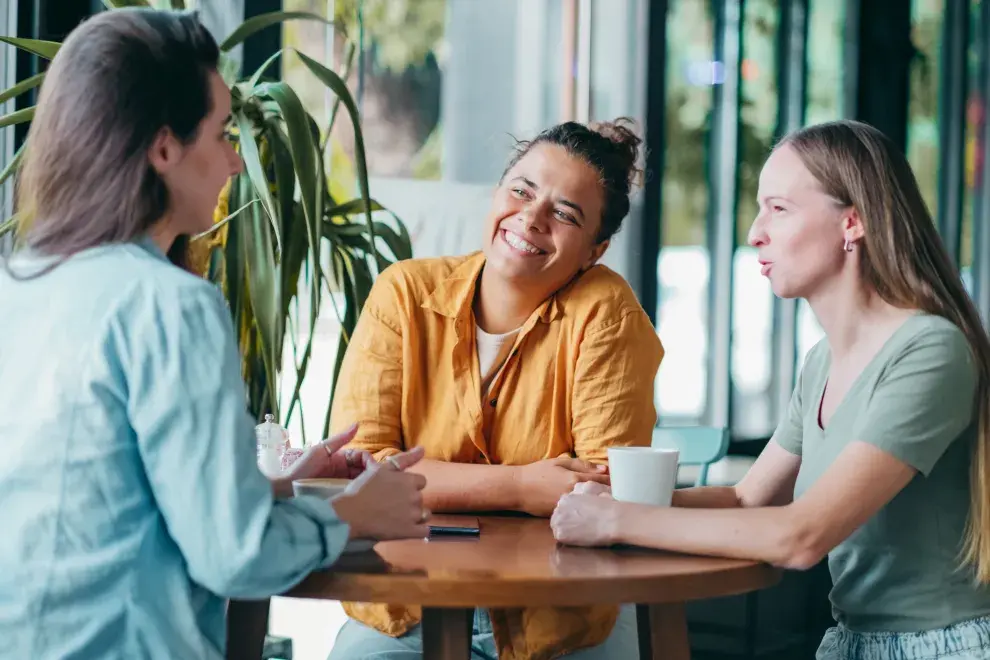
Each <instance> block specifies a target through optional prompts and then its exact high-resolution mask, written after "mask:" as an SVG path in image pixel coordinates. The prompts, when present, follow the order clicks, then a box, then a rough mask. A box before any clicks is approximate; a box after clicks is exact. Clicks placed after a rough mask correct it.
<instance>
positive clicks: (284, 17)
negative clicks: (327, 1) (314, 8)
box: [220, 11, 333, 51]
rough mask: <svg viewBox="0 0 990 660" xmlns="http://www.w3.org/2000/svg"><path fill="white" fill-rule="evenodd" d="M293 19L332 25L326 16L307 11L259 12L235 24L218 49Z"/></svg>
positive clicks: (226, 49) (233, 44)
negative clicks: (237, 24) (234, 28)
mask: <svg viewBox="0 0 990 660" xmlns="http://www.w3.org/2000/svg"><path fill="white" fill-rule="evenodd" d="M294 19H303V20H309V21H320V22H321V23H326V24H328V25H333V21H331V20H329V19H327V18H326V17H324V16H320V15H319V14H314V13H312V12H308V11H273V12H269V13H267V14H259V15H258V16H252V17H251V18H249V19H247V20H246V21H244V22H243V23H241V24H240V25H239V26H237V29H236V30H234V31H233V32H231V33H230V36H228V37H227V38H226V39H224V40H223V43H221V44H220V50H222V51H228V50H230V49H231V48H234V47H235V46H237V45H238V44H240V43H241V42H243V41H244V40H245V39H247V38H248V37H250V36H251V35H252V34H254V33H256V32H258V31H260V30H264V29H265V28H266V27H271V26H272V25H278V24H279V23H282V22H285V21H289V20H294Z"/></svg>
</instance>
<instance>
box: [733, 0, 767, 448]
mask: <svg viewBox="0 0 990 660" xmlns="http://www.w3.org/2000/svg"><path fill="white" fill-rule="evenodd" d="M777 4H778V3H777V0H748V1H747V2H746V3H745V4H744V13H743V45H742V51H743V61H742V67H741V71H740V74H741V76H740V77H741V83H740V84H741V94H740V96H741V98H740V103H741V104H740V111H739V112H740V125H739V129H740V140H739V148H740V150H739V165H738V168H739V169H738V173H737V176H738V181H739V189H738V199H737V215H736V242H737V244H738V245H739V247H737V248H736V250H735V257H734V259H733V264H732V266H733V278H732V280H733V292H732V295H733V308H732V391H733V404H732V415H733V419H732V427H733V433H734V434H736V435H738V436H741V437H758V436H762V435H769V433H770V432H772V431H773V426H774V423H775V421H776V420H773V419H772V412H771V411H772V400H771V392H770V367H771V364H772V353H771V345H772V344H771V342H772V337H773V292H772V291H771V290H770V283H769V281H768V280H767V279H766V278H765V277H763V276H762V275H760V267H759V264H758V263H757V254H756V249H754V248H751V247H749V245H747V234H748V233H749V228H750V225H752V223H753V219H754V218H755V217H756V214H757V210H758V207H757V202H756V194H757V190H758V187H759V178H760V171H761V169H762V168H763V162H764V161H765V160H766V157H767V155H768V154H769V153H770V149H771V148H772V146H773V139H774V132H775V131H776V128H777V96H778V94H777V31H778V28H779V25H778V23H779V13H778V7H777Z"/></svg>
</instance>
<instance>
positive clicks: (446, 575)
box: [285, 516, 781, 607]
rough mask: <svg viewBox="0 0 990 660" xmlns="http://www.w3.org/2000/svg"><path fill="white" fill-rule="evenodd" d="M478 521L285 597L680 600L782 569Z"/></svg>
mask: <svg viewBox="0 0 990 660" xmlns="http://www.w3.org/2000/svg"><path fill="white" fill-rule="evenodd" d="M479 519H480V521H481V535H480V537H475V538H473V539H456V538H450V537H443V538H435V539H431V540H417V541H388V542H382V543H379V544H377V545H376V546H375V548H374V551H371V552H365V553H360V554H352V555H344V556H343V557H341V559H340V560H339V561H338V563H337V564H336V565H334V567H333V569H331V570H329V571H319V572H316V573H313V574H311V575H310V576H309V577H307V578H306V579H305V580H304V581H303V582H302V583H301V584H299V585H298V586H297V587H296V588H294V589H292V590H291V591H289V592H288V593H286V594H285V595H286V596H288V597H292V598H320V599H327V600H342V601H357V602H367V603H397V604H407V605H423V606H426V607H525V606H581V605H597V604H606V603H681V602H687V601H692V600H698V599H703V598H713V597H717V596H728V595H732V594H738V593H745V592H748V591H753V590H756V589H762V588H765V587H768V586H771V585H773V584H775V583H776V582H778V581H779V580H780V575H781V572H780V571H779V570H778V569H775V568H773V567H771V566H768V565H766V564H762V563H759V562H753V561H742V560H736V559H716V558H708V557H697V556H687V555H678V554H671V553H665V552H659V551H653V550H644V549H638V548H608V549H602V548H576V547H571V546H564V545H560V544H558V543H557V541H556V540H555V539H554V538H553V533H552V532H551V530H550V525H549V521H547V520H546V519H543V518H528V517H489V516H479Z"/></svg>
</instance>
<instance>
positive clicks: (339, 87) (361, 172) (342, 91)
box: [296, 50, 383, 270]
mask: <svg viewBox="0 0 990 660" xmlns="http://www.w3.org/2000/svg"><path fill="white" fill-rule="evenodd" d="M296 54H297V55H299V58H300V59H301V60H302V61H303V64H305V65H306V67H307V68H308V69H309V70H310V72H312V74H313V75H314V76H316V77H317V78H318V79H319V80H320V82H322V83H323V84H324V85H326V86H327V87H329V88H330V91H332V92H333V93H334V94H336V95H337V97H338V98H339V99H340V101H341V102H342V103H343V104H344V107H345V108H346V109H347V114H349V115H350V117H351V125H352V126H353V127H354V160H355V161H356V165H357V182H358V188H359V189H360V191H361V199H363V200H364V202H365V204H366V205H367V207H366V208H365V213H364V216H365V219H366V221H367V223H368V231H369V233H370V234H371V236H370V242H371V244H372V245H374V243H375V230H374V223H373V221H372V219H371V193H370V191H369V190H368V163H367V162H366V160H365V157H364V134H363V133H362V131H361V118H360V116H359V113H358V109H357V104H356V103H354V98H353V97H352V96H351V93H350V91H349V90H348V89H347V84H346V83H345V82H344V81H343V80H341V78H340V76H338V75H337V74H336V73H334V72H333V71H331V70H330V69H328V68H326V67H325V66H323V65H322V64H320V63H319V62H317V61H316V60H314V59H312V58H310V57H308V56H307V55H306V54H305V53H302V52H300V51H298V50H297V51H296ZM374 257H375V261H376V266H377V267H378V269H379V270H381V269H382V266H383V264H382V263H381V261H380V258H379V256H378V254H377V253H375V255H374Z"/></svg>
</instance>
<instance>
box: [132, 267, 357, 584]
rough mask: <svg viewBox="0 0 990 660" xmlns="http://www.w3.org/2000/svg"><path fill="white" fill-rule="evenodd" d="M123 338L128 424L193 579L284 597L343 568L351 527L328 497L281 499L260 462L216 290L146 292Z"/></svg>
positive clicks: (231, 340) (231, 336)
mask: <svg viewBox="0 0 990 660" xmlns="http://www.w3.org/2000/svg"><path fill="white" fill-rule="evenodd" d="M116 337H117V338H118V340H119V341H121V342H122V343H123V344H124V345H125V346H124V348H123V349H122V353H123V355H124V356H125V359H124V360H123V361H122V368H123V370H124V374H123V376H124V379H125V381H126V383H127V387H128V394H127V407H128V415H129V418H130V420H131V424H132V426H133V430H134V432H135V435H136V438H137V445H138V451H139V453H140V457H141V460H142V462H143V465H144V468H145V471H146V473H147V479H148V481H149V483H150V486H151V490H152V493H153V495H154V497H155V500H156V503H157V506H158V508H159V510H160V512H161V515H162V518H163V520H164V524H165V527H166V528H167V530H168V533H169V535H170V536H171V537H172V539H174V541H175V543H176V544H177V546H178V547H179V549H180V551H181V552H182V555H183V557H184V558H185V560H186V563H187V565H188V571H189V574H190V576H191V577H192V579H193V580H194V581H196V582H198V583H199V584H201V585H203V586H204V587H206V588H207V589H209V590H210V591H212V592H214V593H216V594H218V595H220V596H223V597H228V598H261V597H265V596H269V595H272V594H276V593H279V592H282V591H285V590H287V589H289V588H291V587H292V586H294V585H295V584H297V583H298V582H299V581H301V580H302V579H303V578H304V577H305V576H306V575H307V574H308V573H310V572H311V571H313V570H314V569H317V568H320V567H325V566H327V565H329V564H330V563H332V562H333V561H334V560H335V559H336V558H337V557H338V556H339V555H340V553H341V552H342V550H343V547H344V545H345V544H346V542H347V538H348V533H349V529H348V527H347V525H346V524H344V523H343V522H342V521H340V520H339V519H338V518H337V516H336V515H335V513H334V511H333V509H332V507H331V506H330V505H329V504H328V503H327V502H325V501H322V500H319V499H309V498H298V499H296V500H275V499H274V497H273V494H272V488H271V484H270V482H269V481H268V479H267V478H266V477H265V476H264V475H263V474H262V473H261V472H260V471H259V469H258V467H257V462H256V450H255V439H254V428H253V427H254V422H253V420H252V419H251V417H250V416H249V415H248V413H247V409H246V398H245V392H244V385H243V382H242V380H241V359H240V355H239V353H238V351H237V346H236V342H235V338H234V333H233V327H232V323H231V320H230V315H229V312H228V310H227V307H226V304H225V302H224V300H223V298H222V297H221V295H220V293H219V291H217V290H216V289H215V288H214V287H213V286H212V285H210V284H207V283H205V282H203V283H201V285H200V283H196V285H190V286H189V287H188V289H187V290H186V291H184V292H183V295H182V296H175V295H174V293H173V294H170V295H167V296H166V295H156V294H155V292H145V295H143V296H142V297H141V300H139V301H136V302H134V304H133V309H131V310H130V315H129V317H128V319H127V325H126V327H123V326H122V327H120V328H118V332H117V333H116Z"/></svg>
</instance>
